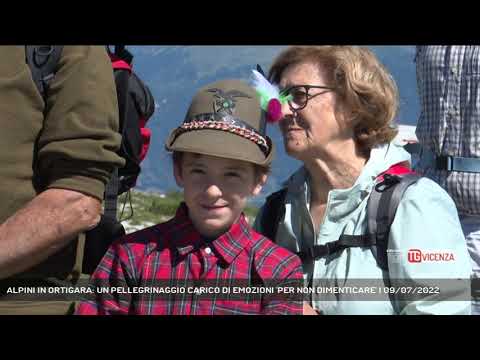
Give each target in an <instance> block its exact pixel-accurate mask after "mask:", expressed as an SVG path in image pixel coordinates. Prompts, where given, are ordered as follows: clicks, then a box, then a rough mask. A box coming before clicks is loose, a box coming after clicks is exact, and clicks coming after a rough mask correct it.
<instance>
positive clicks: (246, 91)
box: [165, 80, 275, 165]
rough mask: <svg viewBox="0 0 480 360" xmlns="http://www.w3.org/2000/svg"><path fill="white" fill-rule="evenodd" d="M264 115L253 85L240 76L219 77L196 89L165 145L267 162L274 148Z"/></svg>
mask: <svg viewBox="0 0 480 360" xmlns="http://www.w3.org/2000/svg"><path fill="white" fill-rule="evenodd" d="M265 117H266V113H265V111H264V110H262V108H261V106H260V100H259V98H258V95H257V93H256V91H255V89H253V88H252V87H250V86H249V85H248V84H247V83H245V82H243V81H241V80H222V81H218V82H215V83H212V84H209V85H207V86H205V87H203V88H201V89H200V90H199V91H198V92H197V94H196V95H195V96H194V98H193V100H192V103H191V104H190V108H189V109H188V111H187V115H186V116H185V119H184V121H183V123H182V125H180V126H179V127H178V128H176V129H174V130H173V131H172V132H171V133H170V136H169V137H168V139H167V142H166V144H165V147H166V149H167V150H169V151H186V152H194V153H199V154H204V155H211V156H218V157H223V158H229V159H236V160H243V161H248V162H252V163H255V164H259V165H269V164H270V163H271V162H272V160H273V156H274V151H275V150H274V145H273V143H272V141H271V139H270V138H269V137H268V136H267V135H266V122H265V120H266V118H265Z"/></svg>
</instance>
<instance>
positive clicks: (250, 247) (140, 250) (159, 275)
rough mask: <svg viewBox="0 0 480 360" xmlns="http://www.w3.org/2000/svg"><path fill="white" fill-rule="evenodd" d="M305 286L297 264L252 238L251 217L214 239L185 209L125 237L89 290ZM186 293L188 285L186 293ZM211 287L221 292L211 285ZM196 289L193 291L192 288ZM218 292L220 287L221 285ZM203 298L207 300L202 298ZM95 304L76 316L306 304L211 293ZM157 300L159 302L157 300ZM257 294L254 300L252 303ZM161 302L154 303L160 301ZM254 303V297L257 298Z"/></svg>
mask: <svg viewBox="0 0 480 360" xmlns="http://www.w3.org/2000/svg"><path fill="white" fill-rule="evenodd" d="M219 281H220V282H221V284H222V285H225V284H230V285H232V284H233V286H235V284H237V283H238V284H240V282H241V284H242V285H243V284H247V285H254V286H255V287H256V288H257V289H258V285H264V286H265V284H269V282H271V281H274V283H275V286H279V287H287V286H302V282H303V276H302V268H301V262H300V260H299V258H298V257H297V256H296V255H294V254H292V253H291V252H289V251H288V250H286V249H284V248H282V247H279V246H277V245H275V244H274V243H272V242H271V241H270V240H268V239H267V238H265V237H263V236H262V235H260V234H258V233H256V232H254V231H253V230H252V229H251V227H250V226H249V225H248V223H247V221H246V220H245V217H244V216H243V215H241V216H240V219H239V220H238V221H237V222H236V223H235V224H233V225H232V226H231V228H230V230H229V231H228V232H227V233H225V234H223V235H221V236H220V237H218V238H217V239H215V240H213V241H206V240H205V238H203V237H202V236H201V235H200V234H199V233H198V231H196V230H195V228H194V227H193V224H192V222H191V221H190V219H189V217H188V210H187V208H186V206H185V204H184V203H182V204H181V205H180V207H179V208H178V210H177V213H176V215H175V217H174V218H173V219H172V220H170V221H168V222H166V223H163V224H158V225H155V226H153V227H150V228H147V229H144V230H141V231H138V232H136V233H133V234H130V235H127V236H126V237H124V238H122V239H121V240H120V241H117V242H115V243H114V244H113V245H112V246H111V247H110V249H109V250H108V252H107V253H106V255H105V256H104V258H103V259H102V261H101V263H100V264H99V266H98V267H97V269H96V271H95V273H94V274H93V275H92V279H91V284H92V286H93V287H94V288H96V287H97V286H105V285H106V286H110V287H117V286H119V285H125V284H127V286H130V287H131V286H134V287H140V288H142V287H145V288H148V287H150V288H151V287H152V285H154V284H160V283H161V284H170V285H172V287H171V288H170V289H172V288H178V287H177V286H173V285H178V284H179V283H181V284H185V283H186V282H188V283H192V282H193V283H194V284H200V285H202V286H204V287H205V286H206V284H209V285H215V284H219ZM186 288H187V289H188V287H185V286H184V287H183V290H185V289H186ZM209 288H210V289H213V288H215V286H212V287H209ZM190 289H191V288H190ZM216 289H217V290H218V289H219V287H216ZM203 295H205V294H203ZM95 296H96V301H95V302H94V301H83V302H81V303H80V305H79V307H78V309H77V312H76V313H77V314H81V315H84V314H85V315H90V314H92V315H93V314H145V315H146V314H152V315H170V314H172V315H174V314H175V315H177V314H178V315H213V314H225V315H228V314H302V299H301V298H298V297H296V298H294V299H292V298H288V299H287V298H285V297H284V298H280V297H278V296H276V297H270V298H269V296H268V295H253V296H252V295H244V294H243V295H235V296H236V298H235V297H234V296H231V298H229V295H219V294H215V295H211V294H209V295H207V298H205V297H204V298H203V299H202V296H199V294H198V293H197V294H195V293H188V292H185V293H170V294H165V295H161V296H163V297H161V296H160V295H158V293H157V294H153V295H152V294H143V295H138V293H112V292H111V291H110V292H108V293H100V292H98V291H97V292H96V295H95ZM156 296H157V297H156ZM249 296H251V298H249ZM155 297H156V298H155ZM255 297H256V299H254V300H252V298H255Z"/></svg>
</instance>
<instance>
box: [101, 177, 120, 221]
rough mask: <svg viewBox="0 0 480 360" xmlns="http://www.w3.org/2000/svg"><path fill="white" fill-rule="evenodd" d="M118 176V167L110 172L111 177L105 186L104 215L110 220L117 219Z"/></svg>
mask: <svg viewBox="0 0 480 360" xmlns="http://www.w3.org/2000/svg"><path fill="white" fill-rule="evenodd" d="M118 188H119V178H118V169H117V168H115V170H114V171H113V173H112V177H111V178H110V180H109V181H108V183H107V185H106V186H105V205H104V206H105V209H104V215H105V217H106V218H108V219H111V220H117V198H118Z"/></svg>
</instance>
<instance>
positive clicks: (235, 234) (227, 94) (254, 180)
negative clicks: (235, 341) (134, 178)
mask: <svg viewBox="0 0 480 360" xmlns="http://www.w3.org/2000/svg"><path fill="white" fill-rule="evenodd" d="M166 148H167V150H168V151H173V162H174V166H173V167H174V176H175V180H176V182H177V184H178V185H179V186H180V187H182V188H183V189H184V199H185V202H184V203H182V204H181V205H180V206H179V208H178V210H177V213H176V215H175V217H174V218H173V219H172V220H170V221H168V222H166V223H163V224H159V225H156V226H153V227H150V228H147V229H144V230H142V231H138V232H136V233H134V234H130V235H127V236H126V237H124V238H122V239H121V240H119V241H117V242H116V243H114V244H113V245H112V246H111V248H110V249H109V250H108V252H107V254H106V255H105V257H104V258H103V260H102V262H101V263H100V265H99V266H98V268H97V270H96V271H95V273H94V274H93V275H92V284H93V285H94V286H96V287H97V289H98V288H100V287H101V286H107V287H109V288H110V289H111V290H112V291H110V292H107V293H102V292H100V291H97V294H96V301H95V302H93V301H84V302H82V303H81V304H80V306H79V308H78V309H77V314H155V315H159V314H179V315H188V314H192V315H193V314H196V315H199V314H200V315H213V314H301V313H302V301H301V299H297V298H295V299H291V298H287V297H286V296H285V295H284V296H279V295H278V294H279V293H280V292H275V294H276V295H258V294H256V293H257V292H260V289H261V288H262V287H263V289H272V288H274V289H276V290H278V289H286V288H288V287H290V289H291V288H292V287H295V286H300V285H301V284H302V279H303V278H302V270H301V262H300V260H299V259H298V257H297V256H296V255H294V254H292V253H291V252H289V251H288V250H286V249H284V248H280V247H278V246H277V245H275V244H273V243H272V242H271V241H270V240H268V239H266V238H265V237H263V236H261V235H259V234H257V233H256V232H254V231H253V230H252V229H251V227H250V226H249V225H248V223H247V221H246V219H245V216H244V215H243V209H244V208H245V206H246V203H247V199H248V197H249V196H255V195H258V194H259V193H260V190H261V189H262V186H263V185H264V184H265V182H266V179H267V172H268V168H269V166H270V163H271V161H272V158H273V153H274V148H273V143H272V141H271V140H270V138H269V137H267V136H266V135H265V113H264V111H263V110H261V108H260V102H259V100H258V99H257V95H256V93H255V91H254V90H253V89H252V88H250V87H249V86H248V85H247V84H245V83H243V82H242V81H239V80H225V81H220V82H216V83H213V84H210V85H207V86H206V87H204V88H202V89H201V90H200V91H199V92H198V93H197V94H196V96H195V97H194V99H193V101H192V103H191V105H190V108H189V110H188V112H187V115H186V117H185V120H184V122H183V124H182V125H181V126H180V127H178V128H176V129H175V130H173V131H172V132H171V134H170V136H169V138H168V140H167V142H166ZM272 285H274V286H273V287H272ZM125 286H126V287H129V288H135V287H136V288H137V289H143V290H144V291H143V292H142V293H141V294H135V293H133V294H130V293H128V291H125V292H124V291H118V290H115V291H113V290H114V289H116V288H117V287H125ZM155 287H156V288H157V290H158V292H156V293H154V294H152V293H147V292H149V291H148V290H149V289H150V290H151V291H153V289H154V288H155ZM162 289H164V291H163V292H162V291H160V290H162ZM167 289H168V291H167ZM252 289H255V294H252V293H248V292H252ZM235 290H236V291H235ZM202 291H204V292H202ZM219 292H221V293H219ZM247 293H248V294H247ZM297 297H298V296H297Z"/></svg>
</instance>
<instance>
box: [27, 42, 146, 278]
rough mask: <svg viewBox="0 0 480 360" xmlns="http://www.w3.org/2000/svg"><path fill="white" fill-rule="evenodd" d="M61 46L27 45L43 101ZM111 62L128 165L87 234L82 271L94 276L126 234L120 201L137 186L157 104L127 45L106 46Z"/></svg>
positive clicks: (116, 177)
mask: <svg viewBox="0 0 480 360" xmlns="http://www.w3.org/2000/svg"><path fill="white" fill-rule="evenodd" d="M62 50H63V46H62V45H55V46H52V45H27V46H25V56H26V59H25V60H26V63H27V64H28V66H29V67H30V70H31V73H32V78H33V81H34V82H35V85H36V86H37V88H38V91H39V92H40V94H41V95H42V97H43V98H44V99H47V97H48V89H49V85H50V83H51V81H52V79H53V78H54V76H55V73H56V70H57V64H58V62H59V60H60V57H61V54H62ZM106 51H107V53H108V55H109V57H110V60H111V63H112V71H113V73H114V78H115V85H116V90H117V100H118V107H119V120H120V128H119V130H120V133H121V135H122V142H121V147H120V150H119V152H118V154H119V155H120V156H121V157H122V158H124V159H125V161H126V164H125V166H124V167H122V168H120V169H115V171H114V173H113V174H112V177H111V179H110V181H109V182H108V183H107V185H106V188H105V194H104V213H103V215H102V218H101V221H100V223H99V225H98V226H97V227H95V228H94V229H93V230H91V231H89V232H87V234H86V242H85V249H84V258H83V272H85V273H92V272H93V271H94V270H95V268H96V266H97V265H98V263H99V262H100V260H101V258H102V257H103V255H104V254H105V252H106V251H107V249H108V246H109V245H110V244H111V243H112V242H113V241H114V240H115V239H116V238H118V237H121V236H122V235H124V234H125V230H124V228H123V226H122V225H121V223H120V222H119V221H118V220H117V198H118V196H119V195H120V194H122V193H124V192H127V191H129V190H130V189H131V188H133V187H134V186H135V185H136V181H137V178H138V176H139V174H140V171H141V167H140V163H141V161H142V160H143V159H144V158H145V155H146V153H147V151H148V147H149V144H150V130H149V129H147V128H146V127H145V125H146V123H147V121H148V120H149V119H150V118H151V117H152V115H153V112H154V110H155V103H154V98H153V96H152V93H151V92H150V90H149V88H148V87H147V86H146V85H145V84H144V83H143V81H142V80H141V79H140V78H139V77H138V76H137V75H136V74H135V73H134V72H133V70H132V61H133V55H132V54H131V53H130V52H129V51H128V50H127V49H125V46H124V45H116V46H115V49H114V51H111V50H110V47H108V46H107V47H106Z"/></svg>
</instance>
